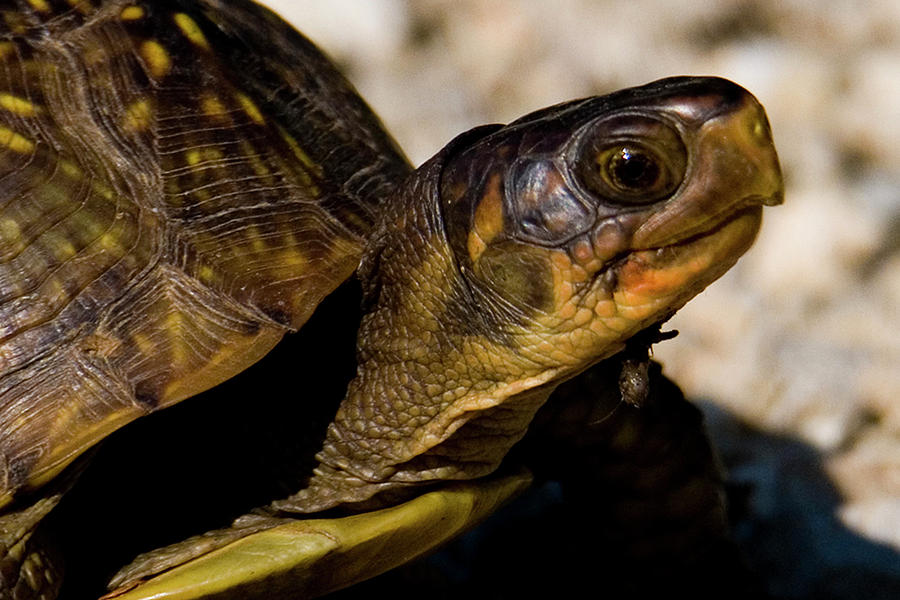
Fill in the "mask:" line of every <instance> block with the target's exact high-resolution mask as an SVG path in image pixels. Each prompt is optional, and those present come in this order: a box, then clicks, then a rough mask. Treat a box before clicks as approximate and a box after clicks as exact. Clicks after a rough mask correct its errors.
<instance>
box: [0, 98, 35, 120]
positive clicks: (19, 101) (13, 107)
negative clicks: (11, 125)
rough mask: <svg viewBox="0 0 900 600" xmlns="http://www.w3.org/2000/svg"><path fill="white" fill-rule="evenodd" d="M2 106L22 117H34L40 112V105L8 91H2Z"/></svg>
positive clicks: (0, 99) (0, 100)
mask: <svg viewBox="0 0 900 600" xmlns="http://www.w3.org/2000/svg"><path fill="white" fill-rule="evenodd" d="M0 108H3V109H5V110H8V111H9V112H13V113H16V114H17V115H19V116H22V117H33V116H34V115H36V114H37V112H38V107H37V106H35V105H34V103H32V102H30V101H28V100H26V99H25V98H20V97H18V96H13V95H12V94H8V93H6V92H0Z"/></svg>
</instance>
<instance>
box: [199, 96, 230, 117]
mask: <svg viewBox="0 0 900 600" xmlns="http://www.w3.org/2000/svg"><path fill="white" fill-rule="evenodd" d="M200 109H201V110H202V111H203V114H205V115H206V116H207V117H217V118H221V117H222V116H224V115H227V114H228V108H227V107H226V106H225V104H224V103H223V102H222V100H221V99H219V97H218V96H216V95H214V94H204V95H203V98H201V99H200Z"/></svg>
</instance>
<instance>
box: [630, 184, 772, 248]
mask: <svg viewBox="0 0 900 600" xmlns="http://www.w3.org/2000/svg"><path fill="white" fill-rule="evenodd" d="M783 202H784V193H783V191H782V190H778V191H777V192H776V193H774V194H772V195H762V194H753V195H749V196H745V197H744V198H742V199H741V200H739V201H738V202H735V203H731V204H728V205H726V206H724V207H723V208H722V209H721V210H718V211H715V212H710V213H708V214H706V215H703V216H702V218H700V219H699V220H698V221H697V222H696V223H695V224H694V225H693V226H691V227H687V228H684V229H681V230H680V231H678V232H676V233H674V234H673V235H672V236H670V237H669V238H668V239H665V240H663V241H662V242H657V243H654V244H652V245H648V246H646V247H643V248H642V247H640V246H637V247H636V248H635V250H637V251H641V250H657V249H660V248H666V247H671V246H678V245H681V244H686V243H690V242H692V241H694V240H697V239H700V238H703V237H706V236H708V235H715V234H716V233H717V232H718V231H720V230H721V229H722V228H723V227H725V226H726V225H727V224H728V223H729V222H731V221H733V220H735V219H739V218H741V216H742V215H745V214H747V213H755V214H762V207H763V206H777V205H779V204H781V203H783ZM636 237H638V238H640V230H638V232H636Z"/></svg>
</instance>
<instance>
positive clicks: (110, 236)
mask: <svg viewBox="0 0 900 600" xmlns="http://www.w3.org/2000/svg"><path fill="white" fill-rule="evenodd" d="M121 241H122V240H121V236H119V235H118V234H116V233H114V232H112V231H107V232H106V233H104V234H103V235H101V236H100V247H101V248H103V249H104V250H108V251H109V252H112V253H114V254H121V253H122V244H121Z"/></svg>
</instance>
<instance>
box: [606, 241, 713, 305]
mask: <svg viewBox="0 0 900 600" xmlns="http://www.w3.org/2000/svg"><path fill="white" fill-rule="evenodd" d="M654 252H655V251H652V250H647V251H644V252H637V253H635V254H634V256H633V257H632V258H631V259H630V260H628V261H626V262H625V264H623V265H622V268H621V270H620V271H619V287H620V289H621V290H623V291H627V292H628V293H629V294H634V295H640V296H647V297H654V296H658V295H661V294H666V293H670V292H671V291H673V290H676V289H679V288H681V287H683V286H684V285H685V284H686V283H687V282H689V281H690V280H691V279H693V278H695V276H696V275H697V274H699V273H702V272H703V271H705V270H707V269H708V268H709V257H708V256H704V255H702V254H701V255H699V256H694V257H692V258H691V259H689V260H685V261H684V262H682V263H678V264H667V265H663V266H662V268H660V267H658V266H655V265H654V264H653V262H654V260H653V254H654Z"/></svg>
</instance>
